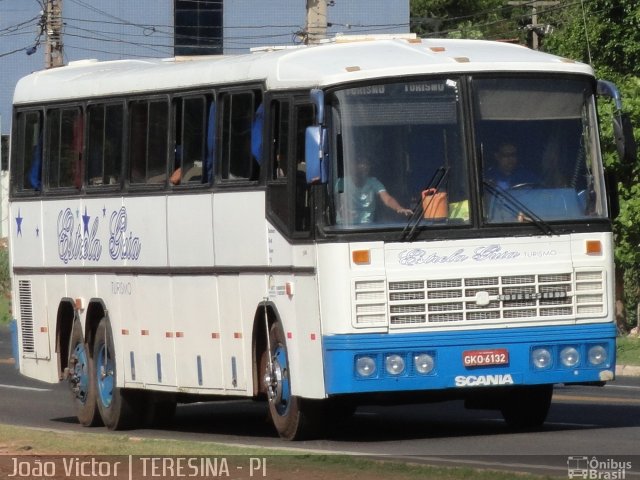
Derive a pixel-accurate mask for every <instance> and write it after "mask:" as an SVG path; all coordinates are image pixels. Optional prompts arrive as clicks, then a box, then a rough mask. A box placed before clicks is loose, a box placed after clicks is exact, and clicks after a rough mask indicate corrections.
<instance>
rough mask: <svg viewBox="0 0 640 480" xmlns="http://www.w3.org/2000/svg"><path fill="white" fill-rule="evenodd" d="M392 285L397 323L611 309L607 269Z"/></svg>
mask: <svg viewBox="0 0 640 480" xmlns="http://www.w3.org/2000/svg"><path fill="white" fill-rule="evenodd" d="M386 286H387V294H386V300H387V304H388V309H387V314H388V317H389V325H390V326H392V327H402V326H405V327H415V326H419V325H424V326H429V325H433V326H436V325H444V324H446V325H452V324H468V325H471V324H473V325H478V324H482V323H486V324H499V323H507V322H515V323H517V322H519V321H520V322H525V321H526V322H530V321H535V320H540V321H552V320H566V319H572V318H575V319H580V318H585V317H588V316H590V317H593V316H604V315H606V313H607V311H606V310H607V308H606V303H605V299H606V295H605V292H606V278H605V275H604V272H603V271H602V270H585V271H582V270H575V271H573V272H559V273H544V274H525V275H504V276H502V275H495V276H485V277H476V278H456V279H450V278H438V279H428V280H415V279H412V280H401V281H388V282H387V285H386ZM381 291H382V285H381V283H378V292H381ZM378 298H379V297H378ZM378 306H379V307H380V304H379V303H378ZM377 320H378V321H379V320H380V317H378V318H377ZM358 323H360V324H362V323H363V322H361V321H359V322H358Z"/></svg>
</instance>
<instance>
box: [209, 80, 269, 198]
mask: <svg viewBox="0 0 640 480" xmlns="http://www.w3.org/2000/svg"><path fill="white" fill-rule="evenodd" d="M240 94H249V95H251V96H252V108H253V113H252V115H253V116H254V117H255V113H256V111H257V109H258V107H259V106H260V104H263V105H264V103H265V101H266V99H265V90H264V88H263V86H262V85H256V84H247V85H240V86H233V87H229V86H226V85H221V86H219V87H217V88H216V96H215V97H216V109H217V111H216V121H217V125H216V154H215V165H214V173H213V176H214V180H213V183H214V185H216V186H217V187H222V188H225V189H226V188H234V187H238V188H242V189H245V188H248V187H256V186H258V185H264V183H265V178H266V174H265V171H266V170H268V169H267V168H266V166H267V160H266V155H265V145H264V142H263V145H262V149H261V151H260V157H261V162H262V163H260V161H258V160H257V159H253V158H252V155H251V136H249V155H250V157H249V159H250V160H249V163H250V165H249V168H250V173H249V177H239V178H229V175H230V167H231V162H229V161H228V160H229V159H228V158H225V155H224V153H225V151H226V150H227V149H226V148H225V145H224V142H225V136H224V129H225V126H226V124H225V121H226V118H225V107H226V105H227V101H228V98H229V97H230V96H232V95H240ZM256 94H258V95H256ZM258 96H259V98H257V97H258ZM265 116H266V112H265ZM252 125H253V122H252ZM265 127H266V122H264V123H263V126H262V138H265ZM254 164H257V168H258V174H257V175H256V176H255V178H254V175H253V174H254V171H255V169H256V165H254ZM225 165H226V167H225ZM225 168H226V172H227V173H226V175H227V176H224V175H223V174H224V172H225Z"/></svg>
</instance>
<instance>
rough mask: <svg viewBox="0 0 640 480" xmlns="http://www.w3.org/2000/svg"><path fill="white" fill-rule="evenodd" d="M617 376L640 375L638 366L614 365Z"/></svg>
mask: <svg viewBox="0 0 640 480" xmlns="http://www.w3.org/2000/svg"><path fill="white" fill-rule="evenodd" d="M616 376H617V377H640V367H637V366H634V365H616Z"/></svg>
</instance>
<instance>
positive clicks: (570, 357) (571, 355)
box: [560, 347, 580, 367]
mask: <svg viewBox="0 0 640 480" xmlns="http://www.w3.org/2000/svg"><path fill="white" fill-rule="evenodd" d="M560 362H562V365H564V366H565V367H575V366H576V365H577V364H578V363H579V362H580V353H579V352H578V350H576V349H575V348H574V347H564V348H563V349H562V350H560Z"/></svg>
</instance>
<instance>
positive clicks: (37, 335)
mask: <svg viewBox="0 0 640 480" xmlns="http://www.w3.org/2000/svg"><path fill="white" fill-rule="evenodd" d="M60 281H61V282H62V281H63V279H62V278H60ZM14 282H15V287H14V288H15V290H16V291H15V296H14V304H13V305H14V306H13V312H14V316H15V318H16V320H17V321H18V346H19V349H20V359H19V360H20V373H22V374H23V375H26V376H28V377H31V378H35V379H37V380H42V381H44V382H49V383H55V382H58V380H59V378H58V363H57V361H56V357H55V356H53V357H52V352H54V351H55V325H56V318H55V312H54V313H52V314H51V316H50V315H49V312H48V310H47V299H48V298H47V294H46V292H47V282H46V280H45V278H44V277H42V276H16V277H15V278H14Z"/></svg>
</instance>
